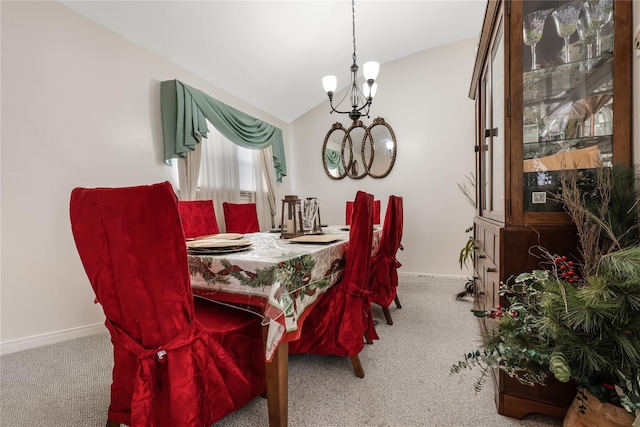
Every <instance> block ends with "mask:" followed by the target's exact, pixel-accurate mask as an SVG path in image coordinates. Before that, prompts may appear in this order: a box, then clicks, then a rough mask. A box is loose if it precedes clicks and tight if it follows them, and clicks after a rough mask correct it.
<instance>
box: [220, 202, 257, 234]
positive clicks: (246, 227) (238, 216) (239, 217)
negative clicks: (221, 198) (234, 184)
mask: <svg viewBox="0 0 640 427" xmlns="http://www.w3.org/2000/svg"><path fill="white" fill-rule="evenodd" d="M222 209H223V210H224V223H225V225H226V228H227V233H257V232H259V231H260V225H258V211H257V209H256V204H255V203H228V202H224V203H222Z"/></svg>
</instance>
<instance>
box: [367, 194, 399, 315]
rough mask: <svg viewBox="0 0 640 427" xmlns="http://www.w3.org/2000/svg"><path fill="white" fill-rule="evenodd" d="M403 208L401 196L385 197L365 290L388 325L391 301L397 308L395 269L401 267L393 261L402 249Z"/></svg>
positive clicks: (396, 270)
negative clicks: (382, 215) (383, 214)
mask: <svg viewBox="0 0 640 427" xmlns="http://www.w3.org/2000/svg"><path fill="white" fill-rule="evenodd" d="M402 227H403V207H402V197H399V196H389V204H388V205H387V212H386V214H385V216H384V226H383V227H382V236H381V237H380V246H379V248H378V253H377V254H376V255H374V256H373V257H372V258H371V274H370V278H369V290H370V291H371V302H373V303H376V304H378V305H380V306H381V307H382V312H383V313H384V318H385V320H386V321H387V323H388V324H389V325H393V319H392V318H391V313H390V312H389V306H390V305H391V302H393V301H395V303H396V306H397V307H398V308H402V305H400V299H399V298H398V295H397V293H396V291H397V287H398V268H400V267H402V264H400V263H399V262H398V260H397V259H396V254H397V252H398V249H400V248H401V247H402V245H401V244H400V242H401V241H402Z"/></svg>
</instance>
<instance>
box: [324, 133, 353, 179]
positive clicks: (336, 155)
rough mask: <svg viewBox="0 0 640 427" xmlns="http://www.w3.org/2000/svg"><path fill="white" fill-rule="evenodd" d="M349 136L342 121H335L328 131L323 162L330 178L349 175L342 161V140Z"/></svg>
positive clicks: (340, 177)
mask: <svg viewBox="0 0 640 427" xmlns="http://www.w3.org/2000/svg"><path fill="white" fill-rule="evenodd" d="M346 136H347V130H346V129H345V128H343V127H342V124H340V123H334V125H333V126H332V127H331V130H330V131H329V132H327V136H326V137H325V138H324V144H323V145H322V164H323V165H324V171H325V172H326V173H327V175H328V176H329V178H332V179H342V178H344V177H345V176H347V172H346V168H345V167H344V165H343V163H342V141H344V139H345V137H346Z"/></svg>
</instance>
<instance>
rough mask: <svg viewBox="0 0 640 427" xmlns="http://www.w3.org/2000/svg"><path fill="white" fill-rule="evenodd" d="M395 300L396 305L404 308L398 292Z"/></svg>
mask: <svg viewBox="0 0 640 427" xmlns="http://www.w3.org/2000/svg"><path fill="white" fill-rule="evenodd" d="M393 300H394V301H395V302H396V307H398V308H402V305H401V304H400V298H398V294H396V297H395V298H394V299H393Z"/></svg>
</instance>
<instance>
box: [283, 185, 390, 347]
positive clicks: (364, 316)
mask: <svg viewBox="0 0 640 427" xmlns="http://www.w3.org/2000/svg"><path fill="white" fill-rule="evenodd" d="M372 211H373V196H372V195H370V194H367V193H364V192H362V191H358V193H357V195H356V200H355V205H354V211H353V219H354V223H353V226H352V227H351V230H350V231H349V247H348V249H347V260H346V266H345V270H344V276H343V278H342V280H340V282H339V283H337V284H336V285H334V286H332V287H331V288H329V290H327V292H326V293H325V294H324V295H323V296H322V297H321V298H320V300H319V301H318V302H317V303H316V305H315V306H314V307H313V308H312V309H311V312H310V313H309V315H308V317H307V318H306V320H305V321H304V323H303V326H302V333H301V337H300V339H298V340H296V341H292V342H290V343H289V352H290V353H292V354H298V353H315V354H331V355H335V356H353V355H356V354H358V353H360V351H361V350H362V348H363V347H364V334H365V332H368V334H369V337H370V338H371V339H378V336H377V334H376V331H375V328H374V325H373V318H372V316H371V304H370V302H369V292H368V290H367V279H366V278H367V277H368V274H369V262H370V259H371V240H372V237H373V223H372Z"/></svg>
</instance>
